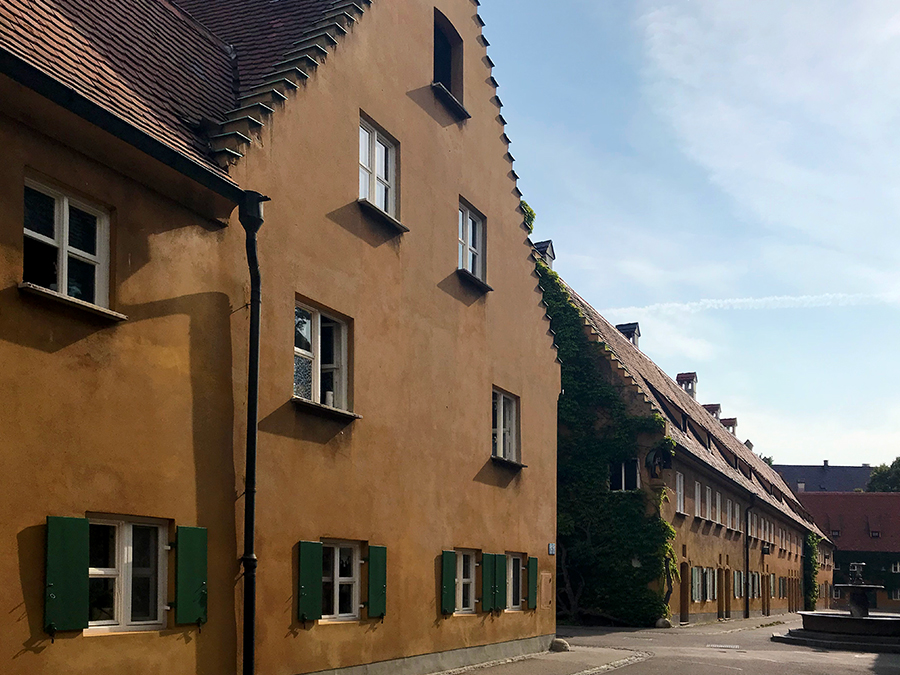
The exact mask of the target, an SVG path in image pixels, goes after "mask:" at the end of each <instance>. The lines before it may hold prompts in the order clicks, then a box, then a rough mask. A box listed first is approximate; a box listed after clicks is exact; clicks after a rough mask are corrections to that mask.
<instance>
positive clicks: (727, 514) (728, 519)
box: [725, 499, 732, 530]
mask: <svg viewBox="0 0 900 675" xmlns="http://www.w3.org/2000/svg"><path fill="white" fill-rule="evenodd" d="M731 523H732V520H731V500H730V499H727V500H725V527H726V528H727V529H729V530H730V529H731Z"/></svg>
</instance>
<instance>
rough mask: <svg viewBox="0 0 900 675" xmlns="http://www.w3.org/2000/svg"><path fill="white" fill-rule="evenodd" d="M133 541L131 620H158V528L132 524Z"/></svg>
mask: <svg viewBox="0 0 900 675" xmlns="http://www.w3.org/2000/svg"><path fill="white" fill-rule="evenodd" d="M131 544H132V561H131V620H132V621H155V620H156V619H157V618H158V610H159V606H158V602H157V592H158V588H159V577H158V562H159V528H157V527H152V526H147V525H132V528H131Z"/></svg>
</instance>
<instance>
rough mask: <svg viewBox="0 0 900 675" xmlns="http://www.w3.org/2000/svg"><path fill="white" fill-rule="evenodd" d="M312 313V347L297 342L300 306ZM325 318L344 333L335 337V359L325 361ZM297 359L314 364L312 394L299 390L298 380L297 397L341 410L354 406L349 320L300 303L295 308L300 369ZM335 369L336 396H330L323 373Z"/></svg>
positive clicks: (297, 356)
mask: <svg viewBox="0 0 900 675" xmlns="http://www.w3.org/2000/svg"><path fill="white" fill-rule="evenodd" d="M298 309H299V310H301V311H304V312H306V313H307V314H309V315H310V343H311V344H310V349H308V350H307V349H303V348H301V347H299V346H297V338H296V332H297V310H298ZM323 322H329V323H331V324H334V325H335V326H337V328H338V332H339V333H340V334H339V335H338V336H337V338H336V339H335V340H334V345H333V349H332V354H333V362H332V363H323V362H322V351H323V350H322V326H323ZM297 359H303V360H306V361H309V362H310V364H311V368H312V385H311V386H312V391H311V395H310V396H309V397H307V396H305V395H303V394H301V393H298V391H297V387H296V382H295V383H294V385H293V392H294V393H293V395H294V398H298V399H302V400H305V401H310V402H312V403H318V404H319V405H325V406H328V407H330V408H337V409H338V410H348V411H349V409H350V404H349V397H348V396H347V370H348V368H347V323H346V322H345V321H342V320H340V319H337V318H335V317H334V316H332V315H330V314H326V313H323V312H321V311H319V310H317V309H315V308H313V307H310V306H308V305H304V304H302V303H299V302H298V303H297V304H296V307H295V309H294V369H295V372H296V363H297ZM323 373H332V374H333V375H332V381H333V383H334V389H333V390H332V391H333V398H332V400H330V401H329V400H328V395H327V394H328V392H325V396H323V395H322V374H323Z"/></svg>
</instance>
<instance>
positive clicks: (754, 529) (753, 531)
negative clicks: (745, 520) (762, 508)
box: [750, 513, 759, 539]
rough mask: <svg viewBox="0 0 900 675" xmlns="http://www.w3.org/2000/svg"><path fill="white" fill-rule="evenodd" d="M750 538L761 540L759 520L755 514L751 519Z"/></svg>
mask: <svg viewBox="0 0 900 675" xmlns="http://www.w3.org/2000/svg"><path fill="white" fill-rule="evenodd" d="M750 536H751V537H753V538H755V539H758V538H759V519H758V517H757V515H756V514H755V513H754V514H753V518H752V519H751V526H750Z"/></svg>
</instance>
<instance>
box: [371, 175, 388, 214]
mask: <svg viewBox="0 0 900 675" xmlns="http://www.w3.org/2000/svg"><path fill="white" fill-rule="evenodd" d="M389 192H390V188H389V187H388V186H387V185H385V184H384V183H382V182H381V181H378V183H377V184H376V185H375V205H376V206H377V207H378V208H379V209H381V210H382V211H387V210H388V194H389Z"/></svg>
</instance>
